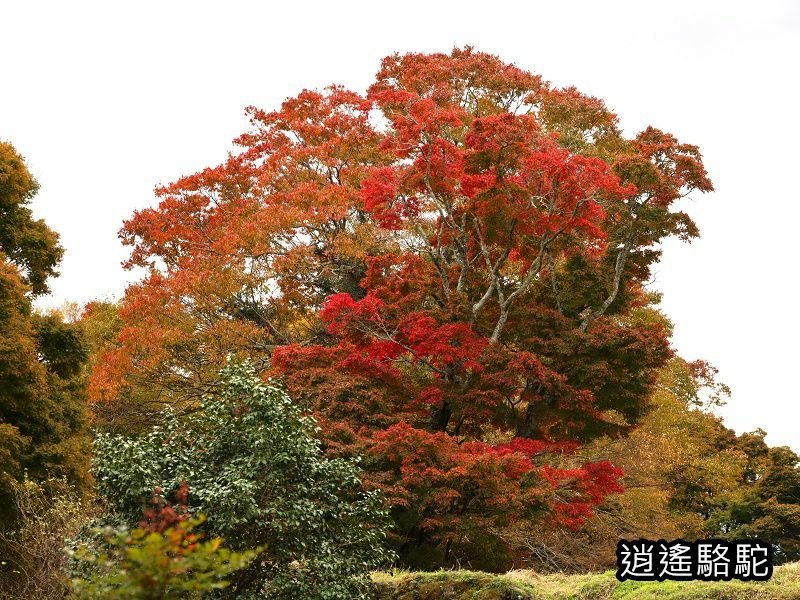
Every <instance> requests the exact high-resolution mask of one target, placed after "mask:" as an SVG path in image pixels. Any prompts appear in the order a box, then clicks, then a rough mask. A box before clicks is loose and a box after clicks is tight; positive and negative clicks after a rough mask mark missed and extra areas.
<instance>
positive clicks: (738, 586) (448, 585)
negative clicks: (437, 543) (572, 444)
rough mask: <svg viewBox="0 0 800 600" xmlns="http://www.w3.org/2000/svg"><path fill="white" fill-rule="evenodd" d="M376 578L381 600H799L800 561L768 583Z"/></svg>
mask: <svg viewBox="0 0 800 600" xmlns="http://www.w3.org/2000/svg"><path fill="white" fill-rule="evenodd" d="M373 580H374V582H375V587H376V589H377V598H378V599H379V600H568V599H569V600H607V599H611V598H624V599H625V600H639V599H643V598H668V599H675V600H677V599H687V600H689V599H692V600H706V599H713V600H728V599H730V600H748V599H750V598H752V599H754V600H784V599H790V598H796V599H800V562H798V563H792V564H789V565H784V566H782V567H777V568H776V569H775V574H774V575H773V577H772V579H771V580H770V581H768V582H764V583H756V582H750V583H743V582H741V581H730V582H700V581H690V582H674V581H664V582H662V583H658V582H632V581H626V582H624V583H620V582H619V581H617V580H616V578H615V577H614V573H613V571H608V572H606V573H592V574H587V575H537V574H535V573H533V572H531V571H512V572H511V573H508V574H506V575H492V574H489V573H479V572H475V571H439V572H435V573H409V572H406V571H396V572H392V573H375V574H374V575H373Z"/></svg>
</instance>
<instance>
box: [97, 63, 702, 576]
mask: <svg viewBox="0 0 800 600" xmlns="http://www.w3.org/2000/svg"><path fill="white" fill-rule="evenodd" d="M248 114H249V116H250V118H251V123H252V130H251V131H250V132H248V133H246V134H244V135H242V136H240V137H239V138H238V139H237V144H238V145H239V146H240V148H241V150H240V151H239V152H238V153H237V154H235V155H232V156H231V157H230V158H229V160H228V161H227V162H226V163H225V164H223V165H221V166H219V167H216V168H211V169H206V170H204V171H201V172H199V173H197V174H195V175H191V176H188V177H185V178H182V179H180V180H178V181H177V182H175V183H173V184H171V185H168V186H165V187H163V188H160V189H159V190H157V193H158V195H159V197H160V200H161V202H160V204H159V206H157V207H155V208H151V209H146V210H143V211H140V212H138V213H136V214H135V215H134V216H133V218H132V219H131V220H129V221H128V222H127V223H126V224H125V227H124V228H123V230H122V237H123V240H124V241H125V242H126V243H128V244H129V245H131V246H132V249H133V250H132V254H131V259H130V264H131V265H137V266H143V267H146V268H148V269H149V275H148V277H147V278H145V280H144V281H142V282H141V283H139V284H137V285H135V286H132V287H131V288H130V289H129V290H128V293H127V295H126V298H125V301H124V303H123V308H122V311H121V317H122V319H123V321H124V328H123V330H122V333H121V335H120V338H119V342H118V346H117V348H115V349H114V350H112V351H111V352H110V353H108V354H107V355H106V357H105V359H104V360H103V361H102V364H101V365H100V366H99V367H98V369H97V370H96V371H95V377H94V382H93V388H92V389H93V394H94V397H95V399H96V400H97V401H104V402H107V403H110V404H114V403H119V404H124V402H122V401H121V398H125V397H126V395H127V397H129V398H135V399H136V402H140V403H141V407H146V406H147V405H148V404H147V403H148V402H151V401H153V400H154V399H158V401H163V400H164V399H167V400H168V401H171V402H177V403H182V402H188V403H191V402H193V401H195V400H196V398H197V397H198V396H199V395H200V394H201V393H202V392H203V391H204V390H205V389H207V386H208V385H210V384H211V382H212V379H213V377H214V374H215V371H216V369H217V368H218V367H219V366H220V365H221V364H222V363H223V362H224V359H225V357H226V356H227V355H228V354H230V353H239V354H244V355H247V356H250V357H251V358H253V359H254V360H256V361H257V364H260V365H262V366H263V368H264V372H265V375H270V376H276V377H280V378H281V379H282V381H283V382H284V383H285V385H286V386H287V388H288V390H289V391H290V393H291V395H292V396H293V398H294V399H295V400H296V401H298V402H301V403H303V404H304V405H305V406H307V407H308V409H309V410H310V411H311V412H312V413H313V414H314V415H315V416H316V417H317V419H318V421H319V423H320V426H321V436H322V438H323V440H324V441H325V443H326V446H327V448H328V450H329V452H331V453H332V454H361V455H363V456H364V457H365V459H364V463H363V464H364V479H365V482H366V484H367V485H368V486H372V487H378V488H381V489H382V490H384V492H385V493H386V494H387V498H388V501H389V503H390V504H391V505H392V507H393V511H394V516H395V522H396V527H395V541H396V543H397V547H398V549H399V550H400V553H401V557H402V559H403V560H404V561H405V562H406V563H407V564H410V565H413V566H431V565H449V564H454V563H461V564H467V563H470V564H472V565H473V566H478V567H484V568H502V567H504V566H508V564H510V561H514V560H518V559H524V558H525V550H524V549H522V548H515V547H512V546H510V545H509V543H507V542H506V541H505V540H506V539H507V538H506V537H505V536H504V535H503V532H504V531H507V530H508V528H515V529H516V530H518V531H519V530H522V529H524V528H525V527H526V526H527V525H530V524H531V523H538V522H541V521H542V520H548V521H550V522H552V523H554V524H556V525H561V526H567V527H580V526H581V524H582V523H583V522H584V521H585V519H587V518H590V517H591V515H592V512H593V508H594V507H595V506H597V505H598V504H600V503H602V502H603V501H604V499H605V498H606V497H607V496H608V495H610V494H617V493H620V492H621V490H622V487H621V485H620V480H621V477H622V473H621V472H620V471H619V469H617V468H616V467H614V466H613V465H611V464H610V463H608V462H596V463H586V464H582V462H581V461H580V460H579V459H578V458H577V456H576V453H575V451H576V450H577V449H578V448H579V446H580V444H581V443H583V442H585V441H588V440H591V439H593V438H596V437H599V436H606V435H608V436H619V435H624V434H625V433H626V432H627V431H629V430H630V428H631V427H633V426H635V424H636V422H637V420H638V419H639V418H640V417H641V416H642V415H643V414H644V413H645V411H646V410H647V398H648V396H649V395H650V393H651V391H652V389H653V386H654V384H655V374H656V372H657V370H658V369H659V368H660V367H661V366H663V365H664V363H665V362H666V360H667V359H668V358H669V356H670V348H669V343H668V335H669V331H668V329H667V327H666V326H664V324H663V322H662V321H661V320H659V319H658V318H654V317H653V313H652V311H649V310H648V307H649V306H650V304H651V303H652V298H651V297H650V296H648V295H647V294H646V293H645V292H644V284H645V283H646V282H647V281H648V279H649V277H650V267H651V265H652V264H653V263H654V261H656V260H657V259H658V256H659V251H658V249H657V246H656V245H657V244H658V242H660V241H661V240H663V239H664V238H666V237H668V236H672V235H675V236H679V237H681V238H691V237H693V236H694V235H696V233H697V232H696V227H695V226H694V224H693V223H692V221H691V220H690V219H689V217H688V216H687V215H685V214H684V213H682V212H679V211H675V210H674V208H673V204H674V202H675V200H677V199H678V198H680V197H682V196H684V195H686V194H688V193H690V192H691V191H693V190H700V191H708V190H710V189H711V183H710V181H709V180H708V178H707V176H706V173H705V170H704V168H703V164H702V161H701V157H700V154H699V152H698V150H697V148H696V147H694V146H691V145H688V144H682V143H680V142H678V141H677V140H676V139H675V138H674V137H673V136H671V135H669V134H666V133H663V132H660V131H658V130H656V129H654V128H648V129H646V130H645V131H644V132H642V133H641V134H639V135H638V136H636V137H634V138H633V139H627V138H625V137H624V136H623V134H622V132H621V131H620V130H619V128H618V126H617V118H616V116H615V115H614V114H613V113H611V112H610V111H609V110H608V109H607V108H606V107H605V106H604V104H603V103H602V101H600V100H598V99H596V98H591V97H588V96H585V95H583V94H581V93H580V92H578V91H577V90H575V89H574V88H567V89H554V88H552V87H551V86H550V85H549V84H547V83H546V82H544V81H542V79H541V78H540V77H538V76H536V75H533V74H531V73H528V72H526V71H524V70H522V69H519V68H518V67H515V66H513V65H508V64H505V63H503V62H502V61H500V60H499V59H497V58H496V57H493V56H490V55H487V54H484V53H480V52H476V51H474V50H472V49H471V48H466V49H462V50H454V51H453V52H452V53H451V54H406V55H394V56H390V57H388V58H386V59H385V60H384V61H383V63H382V65H381V68H380V70H379V72H378V74H377V77H376V80H375V83H374V84H373V85H372V86H371V87H370V88H369V90H368V92H367V94H366V95H361V94H358V93H355V92H351V91H347V90H344V89H342V88H341V87H331V88H329V89H327V90H325V91H323V92H316V91H303V92H302V93H301V94H299V95H298V96H297V97H296V98H292V99H289V100H287V101H286V102H285V103H284V104H283V105H282V107H281V108H280V110H277V111H274V112H265V111H262V110H259V109H255V108H251V109H248ZM129 404H130V402H129ZM123 408H124V409H125V410H126V411H128V412H125V413H123ZM133 408H135V407H132V406H130V405H128V406H125V407H122V406H121V407H120V414H129V413H131V412H135V411H134V410H133ZM142 410H145V409H144V408H143V409H142Z"/></svg>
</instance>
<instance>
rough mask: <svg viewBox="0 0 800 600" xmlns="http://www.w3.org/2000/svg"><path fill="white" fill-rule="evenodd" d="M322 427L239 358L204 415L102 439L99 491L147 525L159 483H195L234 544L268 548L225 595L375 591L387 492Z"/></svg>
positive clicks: (196, 501)
mask: <svg viewBox="0 0 800 600" xmlns="http://www.w3.org/2000/svg"><path fill="white" fill-rule="evenodd" d="M315 431H316V430H315V426H314V423H313V421H312V420H311V419H309V418H307V417H304V416H302V414H301V412H300V410H299V408H298V407H297V406H295V405H294V404H293V403H292V401H291V399H290V398H289V397H288V396H287V395H286V394H285V393H284V392H283V391H282V390H280V389H279V388H277V387H274V386H272V385H269V384H265V383H263V382H262V381H261V380H260V379H259V378H258V376H257V375H256V373H255V371H254V369H253V368H252V367H251V366H250V365H249V364H245V365H229V366H228V367H227V368H226V369H225V370H224V371H223V373H222V378H221V381H220V382H219V385H218V386H217V388H216V390H215V391H214V393H213V394H212V395H210V396H207V397H206V398H205V399H204V400H203V401H202V403H201V405H200V406H199V407H197V410H195V411H194V412H191V413H190V414H186V415H183V416H181V415H178V414H176V413H175V412H173V411H171V410H168V411H166V412H165V413H164V414H163V419H162V422H161V424H160V425H159V426H157V427H156V428H154V429H153V430H152V431H151V432H149V433H147V434H146V435H143V436H139V437H124V436H119V435H111V434H103V435H99V436H98V438H97V441H96V445H95V449H96V453H97V456H96V462H95V466H96V477H97V485H98V492H99V493H100V495H101V496H102V497H103V498H104V499H105V500H106V502H107V503H108V506H109V508H110V509H111V510H112V511H113V512H114V513H116V514H118V515H119V516H120V517H121V518H122V519H123V521H124V522H126V523H136V522H137V521H138V520H139V519H140V518H141V514H142V508H143V506H144V503H145V502H146V500H147V499H148V498H149V496H150V494H151V493H152V490H153V489H154V488H160V489H162V490H164V492H165V493H166V494H167V495H169V494H170V493H173V492H174V491H175V490H176V489H177V488H178V487H179V486H180V484H181V482H182V481H184V480H185V481H186V482H188V484H189V488H190V494H189V499H188V507H189V510H190V511H202V512H203V513H204V514H206V515H207V516H208V521H207V523H206V524H205V526H204V528H205V529H206V530H207V531H208V532H209V533H210V534H212V535H215V536H217V535H219V536H222V537H224V538H225V540H226V543H227V544H228V545H230V547H231V548H232V549H234V550H246V549H251V548H255V547H257V546H263V547H265V548H266V550H265V551H264V552H263V553H262V554H261V555H260V556H259V558H258V559H257V560H256V561H255V562H254V563H253V564H252V565H251V566H250V567H249V568H247V569H244V570H243V571H241V572H239V573H237V574H236V575H235V576H234V577H233V578H232V584H231V586H230V588H228V590H226V591H225V592H223V593H224V594H228V595H229V596H230V597H236V598H251V597H252V598H276V599H278V598H293V599H297V598H301V599H308V600H319V599H331V600H333V599H336V600H338V599H341V600H345V599H348V600H349V599H354V598H361V597H366V596H365V595H366V594H367V591H368V579H367V574H368V572H369V571H370V570H371V569H374V568H376V567H378V566H380V565H381V564H384V563H385V562H386V560H387V559H388V558H389V555H388V553H387V551H386V550H384V548H383V542H384V536H385V534H384V531H385V528H386V527H387V515H386V513H385V510H384V508H383V503H382V499H381V497H380V495H378V494H377V493H375V492H363V491H362V490H361V485H360V481H359V479H358V478H357V473H358V469H357V467H356V466H355V465H354V464H353V463H352V462H350V461H346V460H343V459H328V458H326V457H325V456H324V454H323V452H322V449H321V447H320V444H319V442H318V441H317V440H316V439H315V438H314V434H315Z"/></svg>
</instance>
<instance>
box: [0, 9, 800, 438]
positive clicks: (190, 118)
mask: <svg viewBox="0 0 800 600" xmlns="http://www.w3.org/2000/svg"><path fill="white" fill-rule="evenodd" d="M0 31H1V32H2V33H0V56H2V57H3V63H2V67H0V139H5V140H7V141H10V142H12V143H13V144H14V145H15V146H16V147H17V149H18V150H19V151H20V152H21V153H22V154H23V155H24V156H25V157H26V158H27V160H28V163H29V166H30V168H31V170H32V171H33V172H34V174H35V175H36V177H37V178H38V179H39V182H40V183H41V186H42V189H41V192H40V194H39V195H38V197H37V198H36V200H35V202H34V205H33V207H34V211H35V213H36V215H37V216H39V217H43V218H45V219H46V220H47V222H48V223H49V225H50V226H51V227H53V228H54V229H56V230H57V231H58V232H59V233H60V234H61V239H62V243H63V245H64V246H65V248H66V256H65V259H64V262H63V265H62V268H61V273H62V275H61V277H60V278H59V279H58V280H56V281H54V282H53V284H52V289H53V294H52V296H51V297H50V298H47V299H46V300H45V304H47V305H52V304H58V303H60V302H62V301H63V300H67V299H68V300H77V301H81V302H83V301H86V300H89V299H92V298H98V297H109V296H115V297H118V296H119V295H120V294H121V292H122V291H123V290H124V287H125V284H126V282H127V281H129V280H130V277H131V275H130V274H129V273H126V272H124V271H123V270H122V269H121V267H120V262H121V261H122V260H123V259H124V257H125V256H126V253H125V250H124V249H123V248H122V247H121V245H120V244H119V242H118V240H117V237H116V232H117V230H118V229H119V227H120V225H121V223H122V221H123V219H125V218H127V217H128V216H130V214H131V213H132V211H133V210H134V209H136V208H141V207H145V206H148V205H150V204H152V203H153V202H154V197H153V194H152V189H153V187H154V186H155V185H156V184H158V183H166V182H169V181H171V180H173V179H175V178H177V177H178V176H180V175H182V174H187V173H190V172H194V171H196V170H198V169H200V168H202V167H204V166H208V165H213V164H216V163H218V162H220V161H221V160H222V159H224V157H225V155H226V152H227V151H228V150H230V149H231V148H232V146H231V143H230V141H231V140H232V139H233V138H234V137H235V136H236V135H238V134H239V133H241V132H242V131H244V129H245V128H246V126H247V122H246V120H245V119H244V116H243V112H242V109H243V107H244V106H246V105H248V104H255V105H258V106H261V107H264V108H272V107H277V106H278V104H279V103H280V102H281V101H282V100H283V99H284V98H286V97H288V96H291V95H294V94H296V93H297V92H298V91H299V90H301V89H302V88H315V87H321V86H324V85H326V84H328V83H341V84H344V85H346V86H348V87H351V88H353V89H356V90H360V91H361V90H364V89H365V87H366V86H367V85H368V83H369V81H370V80H371V78H372V76H373V75H374V73H375V71H376V70H377V68H378V64H379V61H380V59H381V58H382V57H383V56H384V55H387V54H390V53H393V52H396V51H399V52H404V51H449V50H450V49H451V48H452V47H453V46H462V45H465V44H470V45H473V46H475V47H476V48H478V49H480V50H484V51H488V52H492V53H494V54H497V55H499V56H500V57H502V58H503V59H505V60H507V61H511V62H515V63H516V64H517V65H519V66H520V67H523V68H526V69H530V70H532V71H535V72H537V73H540V74H542V75H543V76H544V77H545V78H546V79H548V80H550V81H551V82H553V83H554V84H556V85H569V84H574V85H576V86H577V87H578V88H579V89H580V90H582V91H584V92H586V93H590V94H593V95H596V96H599V97H602V98H604V99H605V100H606V102H607V103H608V105H609V106H610V107H611V108H612V109H613V110H614V111H616V112H617V113H618V114H619V115H620V117H621V120H622V124H623V126H624V128H625V130H626V131H627V132H628V133H631V134H632V133H635V132H637V131H639V130H640V129H642V128H643V127H644V126H646V125H647V124H653V125H655V126H657V127H659V128H661V129H665V130H667V131H670V132H672V133H674V134H676V135H677V136H678V137H679V138H680V139H681V140H683V141H687V142H691V143H695V144H698V145H699V146H700V147H701V149H702V150H703V153H704V156H705V160H706V166H707V168H708V170H709V172H710V175H711V177H712V179H713V180H714V183H715V185H716V188H717V191H716V192H715V193H714V194H710V195H706V196H702V195H700V196H698V197H696V198H695V199H693V200H691V201H688V203H687V208H688V210H689V211H690V213H691V214H692V215H693V217H694V218H695V220H696V221H697V222H698V224H699V225H700V228H701V232H702V238H701V239H700V240H698V241H696V242H695V243H693V244H691V245H688V246H687V245H680V244H673V243H670V244H668V245H667V246H666V252H665V256H664V260H663V261H662V263H661V265H660V266H659V267H658V269H657V279H656V282H655V284H654V285H655V286H656V287H657V288H658V289H660V290H662V291H663V292H664V302H663V308H664V310H665V311H666V312H667V314H668V315H669V316H670V317H671V318H672V319H673V320H674V322H675V325H676V328H675V337H674V344H675V347H676V348H677V349H678V351H679V352H680V353H681V354H682V355H684V356H686V357H687V358H700V357H702V358H705V359H707V360H709V361H711V362H712V363H714V364H716V365H717V366H718V367H719V368H720V372H721V378H722V380H724V381H726V382H727V383H729V384H730V385H731V386H732V388H733V392H734V396H733V399H732V400H731V401H730V402H729V404H728V406H727V407H725V408H724V409H723V411H722V413H723V414H724V416H725V420H726V423H727V424H728V425H729V426H731V427H733V428H735V429H736V430H737V431H740V432H741V431H745V430H752V429H754V428H755V427H763V428H764V429H766V430H767V431H768V433H769V435H768V438H767V440H768V441H769V442H770V443H772V444H789V445H791V446H793V447H794V449H795V450H800V429H799V428H798V424H799V423H800V418H798V417H800V407H798V401H800V391H798V386H797V384H796V380H795V377H796V375H797V373H798V371H799V370H800V366H799V365H798V364H797V361H798V348H797V344H798V339H799V338H800V325H799V323H800V319H798V317H797V311H798V306H797V300H798V297H797V291H798V284H797V280H796V277H797V275H798V267H797V261H798V243H797V241H796V238H797V232H798V221H799V217H800V204H799V203H798V200H800V192H798V158H800V157H799V156H798V146H797V144H798V140H800V126H798V117H797V111H798V91H800V76H799V75H798V73H800V67H799V66H798V59H800V2H795V1H792V0H786V1H783V2H782V1H764V0H762V1H759V2H753V1H750V2H731V1H727V2H724V1H722V2H711V1H708V2H703V1H702V0H695V1H693V2H692V1H684V0H680V1H675V0H670V1H669V2H667V1H663V2H642V1H641V0H639V1H630V2H627V1H625V2H623V1H612V0H608V1H604V2H597V1H586V2H564V1H557V0H549V1H548V2H536V1H533V0H528V1H526V2H499V1H494V2H486V1H483V2H475V3H473V2H465V1H462V2H437V1H433V0H426V1H424V2H417V1H408V0H404V1H401V2H391V3H385V7H384V6H381V4H380V3H378V2H342V1H340V2H320V3H318V4H315V3H313V2H282V3H277V2H275V3H273V2H236V1H231V0H228V1H226V2H217V3H209V2H198V1H192V2H176V1H171V2H166V1H162V2H148V1H139V2H128V3H123V2H108V1H103V2H91V3H90V2H79V1H76V0H72V1H71V2H61V1H59V2H56V1H53V2H37V1H33V0H27V1H25V2H20V1H18V2H12V1H10V0H0Z"/></svg>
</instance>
